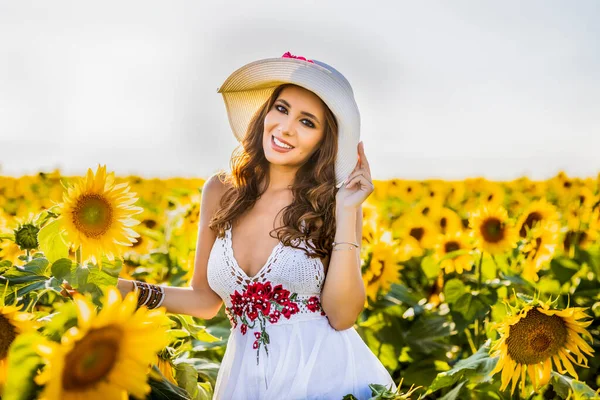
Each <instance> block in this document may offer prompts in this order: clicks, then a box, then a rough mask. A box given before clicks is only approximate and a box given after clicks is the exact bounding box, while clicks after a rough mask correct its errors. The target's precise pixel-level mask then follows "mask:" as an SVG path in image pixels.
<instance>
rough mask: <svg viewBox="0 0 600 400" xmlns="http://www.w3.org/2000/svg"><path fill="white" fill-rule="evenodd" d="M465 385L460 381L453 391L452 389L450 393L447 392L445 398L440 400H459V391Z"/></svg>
mask: <svg viewBox="0 0 600 400" xmlns="http://www.w3.org/2000/svg"><path fill="white" fill-rule="evenodd" d="M465 383H467V381H462V382H461V383H459V384H458V385H456V387H455V388H454V389H452V390H451V391H449V392H448V393H446V395H445V396H443V397H441V398H440V400H456V399H460V398H461V397H459V395H460V391H461V389H462V388H463V386H464V385H465Z"/></svg>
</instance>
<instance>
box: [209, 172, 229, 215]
mask: <svg viewBox="0 0 600 400" xmlns="http://www.w3.org/2000/svg"><path fill="white" fill-rule="evenodd" d="M229 186H230V185H229V184H228V183H227V182H225V180H224V177H223V174H222V173H215V174H213V175H212V176H211V177H210V178H208V179H207V180H206V181H205V182H204V186H203V187H202V202H203V203H205V206H208V207H209V208H210V209H215V208H218V207H219V203H220V201H221V198H222V197H223V195H224V194H225V192H226V191H227V189H228V187H229Z"/></svg>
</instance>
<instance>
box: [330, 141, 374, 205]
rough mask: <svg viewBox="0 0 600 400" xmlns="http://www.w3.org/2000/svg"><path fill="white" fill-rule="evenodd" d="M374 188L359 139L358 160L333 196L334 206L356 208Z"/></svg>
mask: <svg viewBox="0 0 600 400" xmlns="http://www.w3.org/2000/svg"><path fill="white" fill-rule="evenodd" d="M374 189H375V186H373V182H372V181H371V169H370V168H369V162H368V161H367V156H366V155H365V148H364V145H363V142H362V141H361V142H360V143H358V161H357V162H356V166H355V167H354V170H353V171H352V172H351V173H350V175H349V176H348V179H346V182H345V184H343V185H342V186H341V187H340V189H339V190H338V192H337V194H336V196H335V201H336V207H338V208H356V209H358V208H359V207H360V205H361V204H362V203H363V202H364V201H365V199H366V198H367V197H369V195H370V194H371V193H373V190H374Z"/></svg>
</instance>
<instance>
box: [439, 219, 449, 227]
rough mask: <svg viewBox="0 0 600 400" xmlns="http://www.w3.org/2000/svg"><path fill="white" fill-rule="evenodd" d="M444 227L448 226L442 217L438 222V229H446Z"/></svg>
mask: <svg viewBox="0 0 600 400" xmlns="http://www.w3.org/2000/svg"><path fill="white" fill-rule="evenodd" d="M446 225H448V220H447V219H446V217H442V219H441V220H440V227H441V228H442V229H446Z"/></svg>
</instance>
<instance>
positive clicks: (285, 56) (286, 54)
mask: <svg viewBox="0 0 600 400" xmlns="http://www.w3.org/2000/svg"><path fill="white" fill-rule="evenodd" d="M281 58H296V59H298V60H303V61H307V62H309V63H313V64H314V61H313V60H307V59H306V57H302V56H295V55H293V54H292V53H290V52H289V51H288V52H286V53H285V54H284V55H282V56H281Z"/></svg>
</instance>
